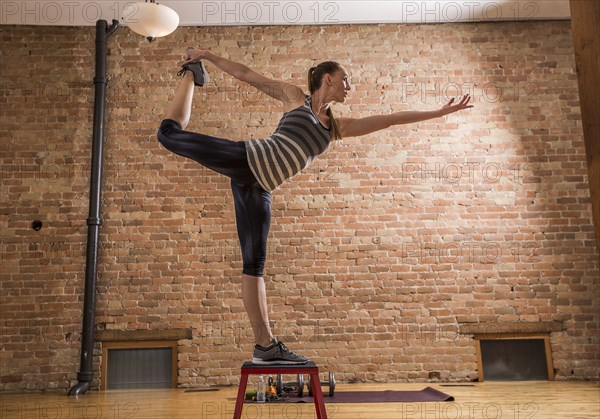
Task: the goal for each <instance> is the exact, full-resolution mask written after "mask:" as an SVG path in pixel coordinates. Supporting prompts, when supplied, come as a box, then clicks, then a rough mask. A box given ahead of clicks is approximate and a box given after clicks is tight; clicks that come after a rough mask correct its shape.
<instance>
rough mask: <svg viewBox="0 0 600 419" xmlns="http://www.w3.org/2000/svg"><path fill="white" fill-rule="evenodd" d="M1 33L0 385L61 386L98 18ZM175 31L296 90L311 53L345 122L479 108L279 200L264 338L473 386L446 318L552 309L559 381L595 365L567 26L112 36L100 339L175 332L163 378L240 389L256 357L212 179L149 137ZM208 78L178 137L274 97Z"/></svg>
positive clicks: (351, 144)
mask: <svg viewBox="0 0 600 419" xmlns="http://www.w3.org/2000/svg"><path fill="white" fill-rule="evenodd" d="M0 35H1V40H2V49H1V52H0V69H1V74H0V83H1V92H2V102H1V105H2V106H1V110H0V112H1V121H2V122H1V126H0V133H1V136H2V147H1V151H0V153H1V159H2V171H1V174H2V188H1V199H0V201H1V202H2V203H1V205H2V209H1V214H0V217H1V218H0V219H1V232H0V235H1V240H2V242H1V244H2V277H1V278H2V279H1V289H0V295H1V305H2V306H1V323H0V330H1V333H2V344H1V345H2V347H1V352H0V353H1V355H0V357H1V359H0V362H1V364H0V368H1V385H0V389H5V390H15V389H66V388H68V387H69V386H70V385H72V384H73V383H74V382H75V380H76V372H77V369H78V363H79V355H78V353H79V345H80V331H81V330H80V329H81V311H82V300H83V280H84V264H85V259H84V253H85V236H86V231H87V230H86V224H85V220H86V218H87V202H88V201H87V199H88V190H89V166H90V142H91V124H92V123H91V120H92V108H93V84H92V79H93V73H94V70H93V67H94V62H93V61H94V28H91V27H90V28H62V27H28V26H18V27H11V26H1V27H0ZM188 45H198V46H201V47H206V48H210V49H213V50H214V51H215V52H216V53H218V54H222V55H225V56H228V57H230V58H232V59H235V60H239V61H241V62H244V63H246V64H248V65H250V66H253V67H255V68H256V69H257V70H259V71H261V72H263V73H264V74H266V75H267V76H272V77H277V78H285V79H288V80H291V81H292V82H296V83H299V84H301V85H303V86H304V85H305V84H304V83H305V82H304V79H305V73H306V70H307V68H308V67H309V66H311V65H313V63H316V62H319V61H323V60H326V59H334V60H337V61H340V62H341V63H343V64H344V65H345V66H346V68H347V69H348V70H349V72H350V74H351V82H352V83H353V91H352V92H351V94H350V97H349V100H348V101H347V103H346V104H345V105H344V106H336V110H337V112H338V113H339V114H340V115H353V116H364V115H369V114H372V113H379V112H381V113H388V112H392V111H399V110H408V109H417V110H429V109H434V108H436V107H438V106H440V104H441V103H442V102H443V101H444V100H445V99H447V98H449V97H450V96H454V95H458V94H460V93H471V94H472V95H473V97H474V98H475V105H476V107H475V108H474V109H473V110H472V111H470V112H463V113H462V114H460V115H455V116H451V117H448V118H447V119H446V120H433V121H429V122H424V123H420V124H418V125H413V126H399V127H395V128H392V129H388V130H386V131H384V132H380V133H377V134H373V135H369V136H366V137H362V138H352V139H346V140H344V141H342V142H339V143H337V144H335V145H333V146H332V147H331V149H330V150H329V151H328V152H327V154H326V155H325V156H323V157H322V158H320V159H319V160H318V161H317V162H316V163H315V164H314V166H312V167H311V168H310V169H308V170H307V171H306V172H304V173H302V174H301V175H298V176H297V177H295V178H294V179H293V180H292V181H290V182H289V183H287V184H286V185H284V186H283V187H282V188H281V189H279V190H278V191H277V192H276V193H274V195H273V216H274V218H273V225H272V230H271V236H270V243H269V259H268V264H267V267H266V271H267V281H266V282H267V289H268V296H269V302H270V305H271V320H272V322H273V327H274V331H275V333H276V334H277V335H278V336H279V337H281V339H282V340H283V341H285V342H287V343H288V344H289V346H290V347H291V348H292V349H293V350H297V351H298V352H301V353H303V354H306V355H308V356H310V357H312V358H314V359H315V360H316V361H317V362H318V363H319V364H320V365H321V366H322V369H323V370H324V371H328V370H334V371H336V374H337V376H338V379H340V380H359V381H372V380H373V381H384V380H388V381H406V380H428V379H429V378H430V377H434V376H436V374H435V373H439V377H441V379H442V380H472V379H475V378H476V377H477V371H476V367H477V365H476V356H475V353H476V352H475V343H474V341H473V338H472V335H470V334H462V333H460V328H461V325H465V324H484V325H485V324H491V325H494V324H497V323H499V322H500V323H506V322H512V323H517V324H523V325H525V324H527V325H529V324H532V323H534V324H537V323H541V322H554V323H553V324H558V325H559V327H558V328H556V331H554V332H552V334H551V344H552V350H553V357H554V364H555V365H554V366H555V368H556V375H557V378H558V379H589V378H596V379H597V378H598V377H599V371H600V368H599V358H598V357H599V355H598V354H599V353H600V347H599V346H600V342H599V340H598V330H599V321H600V315H599V314H598V313H599V312H600V309H599V308H600V307H599V305H600V302H599V298H598V286H599V282H600V280H599V258H598V256H599V255H598V249H597V248H596V247H595V245H594V236H593V226H592V221H591V205H590V198H589V188H588V181H587V178H586V167H585V151H584V144H583V139H582V129H581V122H580V111H579V101H578V91H577V80H576V74H575V69H574V67H575V66H574V58H573V49H572V41H571V33H570V23H569V22H535V23H532V22H509V23H493V24H446V25H423V26H415V25H404V26H396V25H361V26H327V27H318V26H311V27H257V28H252V27H227V28H180V29H178V30H177V32H176V33H175V34H173V35H171V36H169V37H167V38H164V39H159V40H157V41H156V42H155V43H154V44H148V43H147V42H145V41H144V40H143V39H142V38H141V37H139V36H136V35H134V34H132V33H131V32H130V31H128V30H127V29H124V28H121V29H119V30H118V32H117V33H116V34H115V35H114V36H113V37H112V38H111V39H110V41H109V46H110V55H109V59H108V62H109V74H110V85H109V91H108V102H109V103H108V108H107V124H106V158H105V178H104V192H103V200H102V203H103V220H104V221H103V227H102V233H101V234H102V237H101V245H102V251H101V258H100V272H99V282H98V306H97V329H98V330H116V331H125V330H127V331H130V330H140V329H141V330H144V329H147V330H171V329H186V328H191V329H192V339H191V340H182V341H180V346H179V348H180V355H179V384H180V385H181V386H196V385H205V384H235V383H237V380H238V378H237V374H236V372H235V371H236V370H237V368H238V367H239V365H240V364H241V362H242V361H244V360H247V359H248V357H249V355H250V351H251V349H252V332H251V329H250V327H249V326H248V325H247V321H246V315H245V312H244V310H243V305H242V302H241V299H240V271H241V257H240V253H239V250H238V248H237V242H236V240H237V237H236V233H235V226H234V222H233V208H232V200H231V193H230V191H229V185H228V181H227V180H226V179H225V178H223V177H219V176H216V175H213V174H212V173H210V172H209V171H208V170H205V169H203V168H201V167H199V166H198V165H196V164H195V163H193V162H191V161H186V160H184V159H183V158H179V157H176V156H174V155H172V154H170V153H168V152H167V151H165V150H164V149H163V148H161V146H160V145H159V144H158V142H157V141H156V138H155V132H156V129H157V127H158V124H159V121H160V120H161V117H162V115H163V113H164V110H165V108H166V106H167V103H168V100H169V98H170V97H172V95H173V92H174V89H175V87H176V85H177V79H176V76H175V72H176V71H177V67H176V62H177V61H178V59H179V57H180V56H181V54H182V51H183V50H184V49H185V47H186V46H188ZM208 68H209V70H210V71H211V72H212V77H213V79H214V83H212V84H211V85H210V86H209V87H207V88H205V89H203V90H199V91H198V92H197V96H196V102H195V107H194V117H193V120H192V123H191V125H190V129H191V130H196V131H203V132H205V133H207V134H212V135H218V136H223V137H230V138H233V139H239V140H241V139H248V138H260V137H264V136H267V135H268V134H269V133H270V132H271V131H272V130H273V128H274V127H275V125H276V123H277V121H278V118H279V115H280V110H279V108H278V106H277V103H276V102H274V101H273V100H270V99H268V98H266V97H265V96H264V95H262V94H258V93H256V91H255V90H254V89H252V88H250V87H248V86H244V85H240V84H239V83H237V82H236V81H235V80H233V79H232V78H231V77H229V76H226V75H223V74H222V73H220V72H218V71H216V70H215V68H214V67H212V66H210V65H209V67H208ZM34 220H39V221H41V222H42V224H43V225H42V228H41V229H40V230H39V231H35V230H33V229H32V222H33V221H34ZM97 346H98V348H99V344H98V345H97ZM95 361H96V362H95V368H96V370H97V371H99V365H100V362H101V359H100V356H99V355H98V354H97V356H96V359H95ZM430 373H433V374H431V375H430ZM96 378H99V374H96ZM97 383H98V381H97V380H96V381H95V383H94V384H97Z"/></svg>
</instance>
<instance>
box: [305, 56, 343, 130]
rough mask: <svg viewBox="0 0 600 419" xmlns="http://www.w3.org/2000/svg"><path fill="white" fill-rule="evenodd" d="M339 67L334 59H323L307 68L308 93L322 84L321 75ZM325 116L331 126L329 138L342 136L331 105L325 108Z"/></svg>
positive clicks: (331, 72)
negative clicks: (323, 60)
mask: <svg viewBox="0 0 600 419" xmlns="http://www.w3.org/2000/svg"><path fill="white" fill-rule="evenodd" d="M341 68H342V66H341V65H339V64H338V63H336V62H335V61H325V62H322V63H321V64H319V65H317V66H316V67H311V68H310V69H309V70H308V91H309V92H310V94H311V95H312V94H313V93H314V92H315V91H316V90H318V89H319V88H320V87H321V84H323V76H325V74H334V73H335V72H336V71H339V70H341ZM327 116H328V117H329V121H330V122H329V123H330V126H331V139H332V140H341V139H342V136H341V135H340V128H339V125H338V122H337V120H336V119H335V117H334V116H333V112H332V111H331V107H329V108H327Z"/></svg>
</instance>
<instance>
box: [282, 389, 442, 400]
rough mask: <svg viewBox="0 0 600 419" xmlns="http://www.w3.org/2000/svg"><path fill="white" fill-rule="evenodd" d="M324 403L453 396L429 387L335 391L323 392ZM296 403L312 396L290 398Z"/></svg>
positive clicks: (432, 398)
mask: <svg viewBox="0 0 600 419" xmlns="http://www.w3.org/2000/svg"><path fill="white" fill-rule="evenodd" d="M323 400H324V401H325V403H402V402H404V403H406V402H452V401H454V397H452V396H449V395H448V394H446V393H442V392H441V391H439V390H436V389H434V388H431V387H426V388H424V389H423V390H420V391H395V390H386V391H343V392H338V391H336V392H335V394H334V395H333V397H330V396H329V395H328V394H323ZM289 401H295V402H296V403H313V398H312V397H302V398H298V399H293V398H291V399H290V400H289Z"/></svg>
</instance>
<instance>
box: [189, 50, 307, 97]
mask: <svg viewBox="0 0 600 419" xmlns="http://www.w3.org/2000/svg"><path fill="white" fill-rule="evenodd" d="M202 59H204V60H208V61H210V62H211V63H213V64H214V65H216V66H217V67H218V68H220V69H221V70H223V71H224V72H226V73H228V74H230V75H232V76H233V77H235V78H236V79H238V80H240V81H243V82H245V83H248V84H250V85H252V86H254V87H256V88H257V89H259V90H260V91H262V92H264V93H265V94H267V95H269V96H271V97H273V98H275V99H277V100H279V101H281V102H283V104H284V106H286V107H290V108H293V107H296V105H297V106H300V105H301V104H303V103H304V99H305V95H304V92H303V91H302V89H301V88H300V87H298V86H295V85H293V84H291V83H286V82H283V81H279V80H273V79H270V78H268V77H265V76H263V75H262V74H259V73H257V72H256V71H254V70H252V69H251V68H249V67H247V66H245V65H244V64H241V63H238V62H235V61H231V60H228V59H227V58H223V57H220V56H218V55H216V54H214V53H212V52H211V51H209V50H199V49H189V50H187V51H186V52H185V55H184V62H183V64H188V63H192V62H195V61H199V60H202Z"/></svg>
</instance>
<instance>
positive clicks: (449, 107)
mask: <svg viewBox="0 0 600 419" xmlns="http://www.w3.org/2000/svg"><path fill="white" fill-rule="evenodd" d="M469 102H471V95H464V96H463V97H462V99H461V100H460V102H459V103H457V104H454V98H452V99H450V101H449V102H448V103H446V104H445V105H444V106H443V107H442V109H441V110H440V112H441V116H444V115H448V114H451V113H454V112H458V111H462V110H463V109H470V108H472V107H473V105H469Z"/></svg>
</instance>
